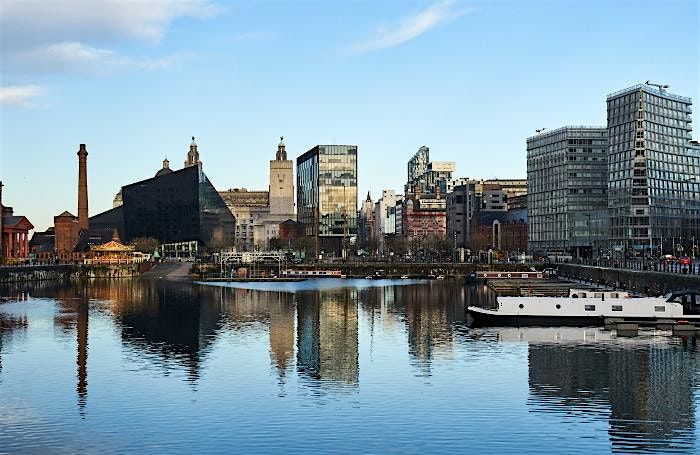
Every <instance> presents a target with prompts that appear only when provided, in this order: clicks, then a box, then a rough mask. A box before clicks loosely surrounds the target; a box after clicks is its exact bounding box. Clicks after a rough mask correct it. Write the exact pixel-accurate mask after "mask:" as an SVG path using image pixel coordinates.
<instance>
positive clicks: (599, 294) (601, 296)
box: [593, 292, 603, 299]
mask: <svg viewBox="0 0 700 455" xmlns="http://www.w3.org/2000/svg"><path fill="white" fill-rule="evenodd" d="M593 297H595V298H596V299H602V298H603V293H602V292H594V293H593Z"/></svg>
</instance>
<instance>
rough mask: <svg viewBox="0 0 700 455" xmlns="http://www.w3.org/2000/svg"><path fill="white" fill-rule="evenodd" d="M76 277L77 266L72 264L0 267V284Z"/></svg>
mask: <svg viewBox="0 0 700 455" xmlns="http://www.w3.org/2000/svg"><path fill="white" fill-rule="evenodd" d="M77 277H78V266H77V265H72V264H68V265H32V266H18V267H0V284H3V283H25V282H30V281H49V280H52V281H53V280H71V279H74V278H77Z"/></svg>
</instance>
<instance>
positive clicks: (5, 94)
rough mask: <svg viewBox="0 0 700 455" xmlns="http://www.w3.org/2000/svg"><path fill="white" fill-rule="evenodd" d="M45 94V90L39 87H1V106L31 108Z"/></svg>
mask: <svg viewBox="0 0 700 455" xmlns="http://www.w3.org/2000/svg"><path fill="white" fill-rule="evenodd" d="M44 92H45V89H44V88H43V87H40V86H38V85H6V86H4V87H0V105H2V106H16V107H31V106H33V105H34V102H35V100H36V99H37V98H38V97H40V96H42V95H43V94H44Z"/></svg>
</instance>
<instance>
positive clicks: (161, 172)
mask: <svg viewBox="0 0 700 455" xmlns="http://www.w3.org/2000/svg"><path fill="white" fill-rule="evenodd" d="M172 172H173V171H172V169H170V168H167V167H164V168H162V169H159V170H158V172H156V177H160V176H161V175H166V174H172Z"/></svg>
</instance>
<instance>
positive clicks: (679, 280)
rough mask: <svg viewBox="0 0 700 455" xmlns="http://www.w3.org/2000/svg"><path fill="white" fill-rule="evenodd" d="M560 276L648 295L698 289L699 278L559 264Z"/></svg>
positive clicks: (675, 274)
mask: <svg viewBox="0 0 700 455" xmlns="http://www.w3.org/2000/svg"><path fill="white" fill-rule="evenodd" d="M557 267H558V269H559V273H560V275H563V276H566V277H571V278H578V279H582V280H585V281H592V282H594V283H599V284H603V285H607V286H612V287H616V288H621V289H625V290H629V291H636V292H641V293H644V294H649V295H661V294H666V293H667V292H670V291H676V290H680V289H700V276H697V275H681V274H677V273H665V272H653V271H642V270H626V269H616V268H607V267H593V266H585V265H576V264H559V265H558V266H557Z"/></svg>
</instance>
